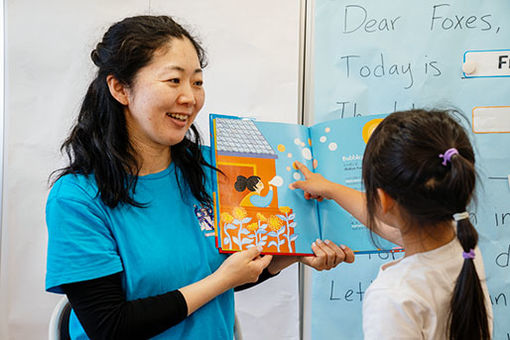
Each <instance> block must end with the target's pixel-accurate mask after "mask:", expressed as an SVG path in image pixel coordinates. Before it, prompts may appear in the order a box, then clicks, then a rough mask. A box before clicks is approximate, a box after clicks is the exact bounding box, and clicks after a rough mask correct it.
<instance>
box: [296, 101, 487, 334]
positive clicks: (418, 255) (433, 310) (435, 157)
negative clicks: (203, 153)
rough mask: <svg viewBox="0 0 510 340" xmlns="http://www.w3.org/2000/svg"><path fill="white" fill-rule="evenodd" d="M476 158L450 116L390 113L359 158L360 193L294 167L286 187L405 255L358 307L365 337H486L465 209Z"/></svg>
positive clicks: (479, 274) (479, 268)
mask: <svg viewBox="0 0 510 340" xmlns="http://www.w3.org/2000/svg"><path fill="white" fill-rule="evenodd" d="M474 164H475V157H474V153H473V148H472V146H471V144H470V142H469V138H468V136H467V134H466V132H465V131H464V129H463V128H462V127H461V126H460V125H459V124H457V123H456V122H455V120H454V119H452V117H451V116H450V114H449V113H448V112H441V111H424V110H412V111H406V112H395V113H393V114H391V115H389V116H388V117H387V118H386V119H385V120H384V121H383V122H382V123H381V124H380V125H379V126H378V127H377V128H376V130H375V131H374V133H373V135H372V136H371V138H370V140H369V142H368V144H367V148H366V151H365V154H364V158H363V181H364V184H365V190H366V193H361V192H359V191H356V190H354V189H350V188H348V187H345V186H343V185H340V184H336V183H332V182H330V181H328V180H326V179H325V178H324V177H322V176H321V175H320V174H314V173H311V172H310V171H309V170H308V169H307V168H306V167H305V166H304V165H302V164H300V163H299V164H297V166H298V168H299V169H300V170H301V171H302V172H303V174H304V176H305V180H304V181H298V182H295V183H293V184H292V185H291V188H299V189H303V190H304V191H305V197H306V198H307V199H309V198H315V199H322V198H327V199H333V200H335V201H336V202H337V203H338V204H339V205H341V206H342V207H343V208H345V209H346V210H347V211H349V212H350V213H351V214H352V215H353V216H354V217H355V218H357V219H358V220H359V221H361V222H362V223H364V224H365V225H367V226H368V227H369V228H370V230H371V231H373V232H376V233H377V234H379V235H380V236H382V237H384V238H386V239H388V240H389V241H392V242H394V243H396V244H398V245H401V246H403V247H404V248H405V256H404V257H403V258H401V259H399V260H396V261H393V262H390V263H387V264H384V265H383V266H382V267H381V269H380V271H379V274H378V276H377V278H376V279H375V280H374V281H373V283H372V284H371V285H370V287H369V288H368V290H367V292H366V295H365V300H364V302H363V332H364V336H365V339H379V340H381V339H397V338H398V339H489V338H490V337H491V334H492V309H491V303H490V299H489V294H488V291H487V285H486V282H485V272H484V268H483V261H482V255H481V253H480V250H479V249H478V247H477V242H478V234H477V232H476V230H475V228H474V227H473V225H472V224H471V222H470V220H469V213H467V212H466V207H467V205H468V203H469V202H470V200H471V198H472V195H473V191H474V188H475V179H476V173H475V166H474Z"/></svg>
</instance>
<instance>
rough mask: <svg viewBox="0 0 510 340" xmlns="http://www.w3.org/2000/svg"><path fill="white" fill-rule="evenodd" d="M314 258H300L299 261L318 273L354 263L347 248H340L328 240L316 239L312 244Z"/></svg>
mask: <svg viewBox="0 0 510 340" xmlns="http://www.w3.org/2000/svg"><path fill="white" fill-rule="evenodd" d="M312 250H313V252H314V254H315V256H301V257H300V258H299V261H300V262H301V263H304V264H306V265H308V266H310V267H312V268H315V269H316V270H318V271H322V270H330V269H332V268H335V267H336V266H337V265H338V264H340V263H342V262H347V263H352V262H354V252H353V251H352V250H351V249H350V248H349V247H347V246H344V245H341V246H340V247H339V246H337V245H336V244H334V243H333V242H331V241H329V240H325V241H321V240H319V239H317V240H316V241H315V242H314V243H312Z"/></svg>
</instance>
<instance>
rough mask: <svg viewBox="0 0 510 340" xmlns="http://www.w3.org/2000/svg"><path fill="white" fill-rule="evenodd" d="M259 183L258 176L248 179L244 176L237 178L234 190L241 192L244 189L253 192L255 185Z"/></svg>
mask: <svg viewBox="0 0 510 340" xmlns="http://www.w3.org/2000/svg"><path fill="white" fill-rule="evenodd" d="M259 181H260V177H259V176H250V177H248V178H246V177H244V176H237V180H236V182H235V183H234V188H235V189H236V190H237V191H239V192H243V191H244V190H246V189H248V190H250V191H255V189H256V186H257V183H258V182H259Z"/></svg>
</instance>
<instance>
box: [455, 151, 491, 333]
mask: <svg viewBox="0 0 510 340" xmlns="http://www.w3.org/2000/svg"><path fill="white" fill-rule="evenodd" d="M464 154H465V153H464ZM468 157H470V156H468ZM448 166H450V169H449V173H448V176H447V178H446V180H447V187H448V189H449V190H451V191H452V192H456V193H462V192H465V191H466V189H465V188H470V187H474V183H475V169H474V164H473V162H471V161H468V160H467V159H466V158H464V157H463V156H462V153H461V150H459V154H456V155H454V156H453V157H452V159H451V160H450V162H449V164H448ZM465 194H467V193H465ZM467 197H470V195H468V196H467ZM457 209H458V212H461V211H465V207H462V208H457ZM453 217H454V219H455V220H456V221H457V238H458V239H459V242H460V244H461V246H462V249H463V253H462V255H463V257H464V263H463V265H462V269H461V271H460V274H459V276H458V277H457V281H456V282H455V288H454V290H453V295H452V300H451V303H450V314H449V324H450V328H449V330H450V331H449V339H450V340H460V339H462V340H464V339H489V338H490V333H489V324H488V321H487V308H486V306H485V296H484V292H483V289H482V285H481V283H480V277H479V276H478V272H477V271H476V268H475V261H474V258H475V248H476V245H477V243H478V232H477V231H476V229H475V227H474V226H473V224H471V221H470V220H469V214H468V213H467V212H463V213H456V214H454V215H453Z"/></svg>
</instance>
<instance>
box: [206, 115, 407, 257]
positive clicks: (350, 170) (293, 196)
mask: <svg viewBox="0 0 510 340" xmlns="http://www.w3.org/2000/svg"><path fill="white" fill-rule="evenodd" d="M385 116H386V115H371V116H360V117H354V118H344V119H337V120H332V121H327V122H323V123H319V124H315V125H313V126H311V127H307V126H303V125H299V124H286V123H274V122H261V121H256V120H253V119H248V118H241V117H236V116H226V115H217V114H211V115H210V129H211V152H212V155H211V158H212V163H213V165H214V166H215V167H217V168H218V169H219V170H221V172H222V173H220V172H215V178H214V193H213V200H214V218H215V232H216V241H217V246H218V248H219V250H220V252H234V251H239V250H244V249H248V248H250V247H254V246H262V248H263V253H265V254H280V255H309V254H313V252H312V249H311V245H312V242H314V241H315V240H316V239H321V240H326V239H328V240H331V241H333V242H335V243H336V244H339V245H340V244H345V245H347V246H349V247H350V248H351V249H352V250H354V251H355V252H357V253H374V252H382V251H399V250H401V248H399V247H398V246H396V245H395V244H392V243H390V242H388V241H386V240H384V239H381V238H379V237H378V236H377V235H375V234H374V235H373V238H374V239H375V240H376V244H378V245H379V248H378V247H376V246H375V245H374V242H372V239H371V236H370V232H369V230H368V229H367V228H366V227H365V226H363V225H362V224H361V223H360V222H359V221H357V220H356V219H355V218H354V217H352V216H351V215H350V214H349V213H347V212H346V211H345V210H343V209H342V208H341V207H340V206H339V205H337V204H336V203H335V202H334V201H329V200H324V201H322V202H317V201H316V200H306V199H305V198H304V196H303V191H302V190H291V189H289V184H290V183H292V182H294V181H296V180H301V179H304V178H303V174H302V173H301V172H299V170H297V169H296V168H295V166H294V161H300V162H301V163H303V164H305V165H306V166H307V167H308V169H310V170H311V171H313V172H318V173H321V174H322V175H323V176H324V177H326V178H327V179H329V180H331V181H333V182H337V183H340V184H344V185H346V186H349V187H351V188H354V189H357V190H361V189H362V180H361V166H362V159H363V152H364V150H365V145H366V143H367V141H368V138H369V137H370V135H371V133H372V131H373V130H374V129H375V127H376V126H377V125H378V124H379V123H380V122H381V121H382V120H383V119H384V117H385Z"/></svg>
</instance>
